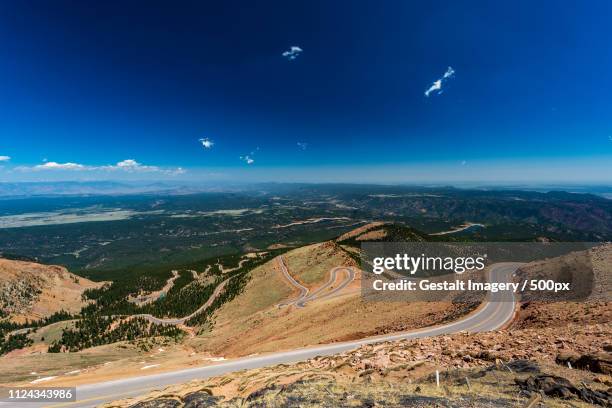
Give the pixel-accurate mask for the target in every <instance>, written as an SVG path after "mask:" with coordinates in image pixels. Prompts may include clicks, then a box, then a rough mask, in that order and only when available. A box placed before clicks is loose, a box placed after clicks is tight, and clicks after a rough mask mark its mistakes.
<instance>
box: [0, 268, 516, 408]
mask: <svg viewBox="0 0 612 408" xmlns="http://www.w3.org/2000/svg"><path fill="white" fill-rule="evenodd" d="M519 265H520V264H511V263H507V264H498V265H493V266H492V268H491V273H490V281H491V282H510V281H511V279H512V274H513V273H514V271H515V270H516V269H517V268H518V266H519ZM514 309H515V299H514V296H513V295H512V294H511V293H507V292H497V293H489V294H488V301H486V302H485V303H484V304H483V305H482V306H481V307H480V308H479V309H477V310H476V311H475V312H473V313H471V314H469V315H467V316H465V317H463V318H461V319H459V320H456V321H454V322H452V323H449V324H445V325H440V326H434V327H429V328H424V329H420V330H415V331H410V332H405V333H397V334H390V335H384V336H377V337H370V338H365V339H361V340H356V341H349V342H343V343H333V344H325V345H319V346H315V347H308V348H302V349H296V350H290V351H282V352H278V353H271V354H266V355H262V356H256V357H245V358H239V359H235V360H230V361H226V362H222V363H218V364H214V365H208V366H203V367H197V368H189V369H183V370H177V371H172V372H166V373H161V374H152V375H147V376H140V377H133V378H125V379H121V380H114V381H108V382H101V383H97V384H88V385H81V386H78V387H77V392H76V395H77V401H75V402H68V403H59V404H58V403H56V404H38V403H36V404H33V403H20V404H19V406H20V407H24V408H25V407H28V408H29V407H40V406H52V407H93V406H97V405H99V404H102V403H105V402H111V401H114V400H118V399H122V398H128V397H134V396H138V395H142V394H145V393H148V392H150V391H153V390H158V389H162V388H164V387H166V386H168V385H172V384H180V383H185V382H188V381H191V380H197V379H204V378H207V377H213V376H217V375H222V374H227V373H230V372H234V371H239V370H245V369H252V368H260V367H266V366H273V365H276V364H287V363H293V362H297V361H303V360H307V359H309V358H313V357H317V356H327V355H333V354H337V353H343V352H347V351H350V350H353V349H355V348H357V347H359V346H361V345H365V344H372V343H379V342H384V341H394V340H404V339H416V338H423V337H431V336H438V335H443V334H450V333H456V332H460V331H467V332H483V331H492V330H497V329H499V328H500V327H502V326H503V325H505V324H506V323H507V322H509V321H510V320H511V319H512V317H513V315H514ZM40 385H41V386H42V385H44V384H40ZM0 405H5V406H10V405H7V404H0ZM14 405H15V404H13V406H14Z"/></svg>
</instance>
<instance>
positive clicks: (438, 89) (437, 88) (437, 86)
mask: <svg viewBox="0 0 612 408" xmlns="http://www.w3.org/2000/svg"><path fill="white" fill-rule="evenodd" d="M454 76H455V70H454V69H453V67H448V68H447V69H446V72H445V73H444V75H442V78H440V79H437V80H435V81H434V82H433V84H431V86H430V87H429V88H427V90H426V91H425V96H426V97H429V95H431V93H432V92H435V94H436V95H440V94H441V93H442V92H443V91H442V85H443V84H444V83H445V82H446V81H448V80H449V79H451V78H452V77H454Z"/></svg>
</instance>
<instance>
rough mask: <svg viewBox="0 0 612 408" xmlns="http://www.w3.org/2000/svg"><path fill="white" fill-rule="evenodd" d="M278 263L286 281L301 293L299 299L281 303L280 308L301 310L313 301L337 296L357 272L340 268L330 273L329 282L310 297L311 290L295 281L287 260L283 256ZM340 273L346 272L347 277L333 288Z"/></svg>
mask: <svg viewBox="0 0 612 408" xmlns="http://www.w3.org/2000/svg"><path fill="white" fill-rule="evenodd" d="M278 263H279V265H280V268H281V271H282V272H283V276H284V277H285V279H287V280H288V281H289V283H290V284H291V285H293V286H294V287H295V288H296V289H298V290H299V291H300V294H299V295H298V297H297V298H295V299H291V300H288V301H286V302H283V303H279V305H278V307H285V306H290V305H293V306H295V307H298V308H301V307H304V306H306V303H308V302H312V301H313V300H317V299H327V298H330V297H332V296H334V295H336V294H337V293H338V292H340V291H341V290H342V289H344V288H345V287H347V286H348V285H349V284H350V283H351V282H352V281H353V280H354V279H355V271H353V270H352V269H351V268H347V267H344V266H338V267H336V268H333V269H332V270H331V271H330V276H329V280H328V281H327V282H326V283H325V284H324V285H323V286H321V287H320V288H318V289H317V290H315V291H314V292H312V293H311V294H310V295H309V294H308V293H309V289H308V288H307V287H305V286H304V285H302V284H301V283H299V282H298V281H297V280H295V278H294V277H293V276H291V274H290V273H289V270H288V269H287V265H286V264H285V260H284V259H283V257H282V256H279V257H278ZM340 271H345V272H346V277H345V278H344V279H343V280H342V281H341V282H340V283H339V284H338V286H336V287H335V288H332V285H333V284H334V282H335V281H336V278H337V276H338V272H340ZM328 289H330V290H329V291H328V292H327V293H323V292H325V291H326V290H328Z"/></svg>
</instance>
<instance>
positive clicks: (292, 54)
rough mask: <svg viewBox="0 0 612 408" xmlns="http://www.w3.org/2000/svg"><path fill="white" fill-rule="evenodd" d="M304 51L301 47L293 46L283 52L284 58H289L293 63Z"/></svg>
mask: <svg viewBox="0 0 612 408" xmlns="http://www.w3.org/2000/svg"><path fill="white" fill-rule="evenodd" d="M302 51H303V50H302V49H301V48H300V47H298V46H297V45H293V46H291V48H289V50H287V51H285V52H283V57H285V58H287V59H288V60H289V61H293V60H294V59H296V58H297V57H298V56H299V55H300V54H301V53H302Z"/></svg>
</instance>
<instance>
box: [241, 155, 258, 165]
mask: <svg viewBox="0 0 612 408" xmlns="http://www.w3.org/2000/svg"><path fill="white" fill-rule="evenodd" d="M240 160H242V161H244V162H245V163H246V164H253V163H255V159H253V157H251V156H250V155H248V154H247V155H246V156H240Z"/></svg>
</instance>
